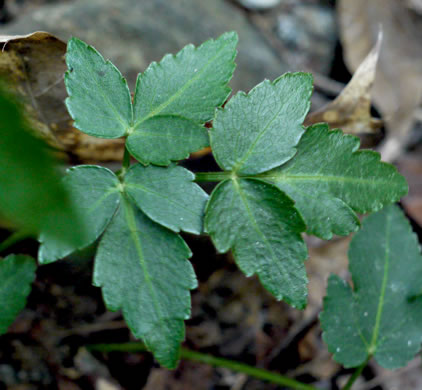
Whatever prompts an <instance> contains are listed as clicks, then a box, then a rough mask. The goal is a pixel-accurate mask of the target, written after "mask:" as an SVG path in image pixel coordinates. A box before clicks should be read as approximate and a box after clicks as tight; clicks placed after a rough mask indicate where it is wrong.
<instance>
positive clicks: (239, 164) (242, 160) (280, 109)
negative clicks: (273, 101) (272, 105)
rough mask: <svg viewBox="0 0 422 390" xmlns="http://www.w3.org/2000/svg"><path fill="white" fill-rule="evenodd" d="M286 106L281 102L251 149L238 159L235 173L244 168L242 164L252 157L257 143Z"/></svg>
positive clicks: (234, 168) (234, 169)
mask: <svg viewBox="0 0 422 390" xmlns="http://www.w3.org/2000/svg"><path fill="white" fill-rule="evenodd" d="M283 108H284V106H283V105H281V104H280V107H279V109H278V110H277V112H276V113H275V114H274V116H273V117H272V118H271V119H270V120H269V121H268V123H267V124H266V125H265V127H264V128H263V129H262V130H261V131H260V132H259V133H258V135H257V136H256V138H255V140H254V141H253V143H252V145H251V146H250V147H249V149H248V150H247V151H246V153H245V154H244V155H243V157H242V159H241V160H240V161H238V162H237V163H236V164H235V165H234V167H233V169H232V171H233V172H234V173H236V172H238V171H239V169H241V168H242V165H243V164H244V163H245V161H246V160H247V159H248V158H249V157H250V155H251V154H252V152H253V150H254V149H255V146H256V144H257V143H258V142H259V140H260V139H261V138H262V137H263V136H264V134H265V133H266V132H267V130H268V128H269V127H270V126H271V124H272V123H273V122H274V121H275V119H276V118H277V117H278V115H279V114H280V112H281V111H282V110H283Z"/></svg>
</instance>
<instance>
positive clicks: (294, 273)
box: [205, 179, 307, 308]
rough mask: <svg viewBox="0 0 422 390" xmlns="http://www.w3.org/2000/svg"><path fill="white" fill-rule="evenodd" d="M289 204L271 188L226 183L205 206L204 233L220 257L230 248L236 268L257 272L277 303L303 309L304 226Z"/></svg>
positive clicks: (256, 182) (249, 181) (250, 181)
mask: <svg viewBox="0 0 422 390" xmlns="http://www.w3.org/2000/svg"><path fill="white" fill-rule="evenodd" d="M293 206H294V204H293V201H292V200H291V199H290V198H288V197H287V196H286V195H284V194H283V193H282V192H281V191H279V190H278V189H277V188H276V187H274V186H272V185H270V184H267V183H264V182H261V181H259V180H253V179H240V180H226V181H223V182H222V183H220V184H219V185H218V186H217V188H216V189H215V190H214V191H213V193H212V195H211V198H210V200H209V203H208V205H207V210H206V216H205V230H206V231H207V232H208V233H209V234H210V235H211V238H212V240H213V242H214V245H215V247H216V248H217V250H218V251H219V252H220V253H224V252H227V251H228V250H229V249H230V248H231V249H232V250H233V254H234V258H235V260H236V263H237V264H238V265H239V267H240V269H241V270H242V271H243V272H244V273H245V274H246V275H247V276H251V275H253V274H257V275H258V276H259V278H260V280H261V282H262V284H263V285H264V287H265V288H266V289H267V290H268V291H270V292H271V293H272V294H273V295H274V296H275V297H276V298H277V299H284V300H285V301H286V302H288V303H290V304H291V305H292V306H294V307H298V308H303V307H304V306H305V305H306V297H307V277H306V271H305V265H304V263H303V262H304V260H305V259H306V257H307V250H306V245H305V243H304V242H303V239H302V237H301V232H303V231H304V230H305V228H306V227H305V225H304V223H303V221H302V218H301V217H300V215H299V213H298V212H297V211H296V209H295V208H294V207H293Z"/></svg>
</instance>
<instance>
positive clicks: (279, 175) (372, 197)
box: [260, 124, 408, 239]
mask: <svg viewBox="0 0 422 390" xmlns="http://www.w3.org/2000/svg"><path fill="white" fill-rule="evenodd" d="M358 148H359V138H357V137H354V136H351V135H344V134H343V133H342V132H341V131H340V130H334V131H330V130H329V128H328V126H327V125H326V124H318V125H314V126H311V127H309V128H308V129H307V130H306V132H305V134H304V135H303V137H302V138H301V140H300V142H299V144H298V146H297V150H298V151H297V154H296V155H295V156H294V158H293V159H292V160H290V161H289V162H288V163H287V164H285V165H283V166H281V167H279V168H276V169H274V170H272V171H270V172H267V173H264V174H262V175H260V176H261V178H265V179H267V180H269V181H270V182H272V183H274V184H275V185H276V186H277V187H278V188H280V189H281V190H282V191H284V192H285V193H286V194H287V195H289V196H290V197H291V198H292V199H294V200H295V202H296V208H297V209H298V210H299V212H300V213H301V214H302V216H303V218H304V219H305V222H306V224H307V226H308V230H307V232H308V233H310V234H314V235H316V236H318V237H321V238H324V239H330V238H331V237H332V235H333V233H334V234H338V235H342V236H344V235H347V234H349V233H351V232H353V231H356V230H357V229H358V228H359V220H358V218H357V216H356V214H355V213H354V211H356V212H359V213H368V212H372V211H377V210H379V209H381V208H382V207H383V206H384V205H386V204H390V203H393V202H395V201H398V200H399V199H400V198H401V197H402V196H404V195H406V193H407V191H408V186H407V183H406V180H405V178H404V177H403V176H402V175H400V174H399V173H398V172H397V169H396V168H395V167H394V166H393V165H390V164H387V163H384V162H380V155H379V154H378V153H376V152H373V151H368V150H362V151H358V150H357V149H358Z"/></svg>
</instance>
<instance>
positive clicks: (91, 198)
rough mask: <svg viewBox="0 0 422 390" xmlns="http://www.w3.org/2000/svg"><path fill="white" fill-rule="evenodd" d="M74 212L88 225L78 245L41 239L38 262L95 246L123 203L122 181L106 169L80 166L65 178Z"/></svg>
mask: <svg viewBox="0 0 422 390" xmlns="http://www.w3.org/2000/svg"><path fill="white" fill-rule="evenodd" d="M63 181H64V184H65V187H66V188H67V190H68V193H69V196H70V199H71V201H72V203H73V207H74V209H75V212H77V214H78V215H79V216H80V218H81V219H82V220H83V221H84V223H85V226H89V230H88V231H87V234H86V235H85V236H84V239H83V240H82V241H81V242H80V243H79V245H78V246H75V245H72V244H69V243H62V242H58V241H57V240H54V239H53V238H52V237H47V236H46V235H44V234H41V236H40V242H41V246H40V249H39V252H38V261H39V262H40V263H41V264H48V263H51V262H53V261H56V260H59V259H62V258H63V257H66V256H68V255H69V254H71V253H72V252H74V251H76V250H78V249H83V248H85V247H87V246H88V245H90V244H92V243H93V242H94V241H95V240H96V239H97V238H98V237H99V236H100V235H101V234H102V233H103V232H104V230H105V228H106V227H107V225H108V223H109V222H110V220H111V218H112V217H113V214H114V213H115V211H116V209H117V206H118V205H119V201H120V192H119V186H120V184H119V180H118V179H117V177H116V175H115V174H114V173H113V172H112V171H110V170H109V169H107V168H103V167H99V166H95V165H80V166H78V167H74V168H70V169H69V170H68V173H67V175H66V176H65V177H64V179H63Z"/></svg>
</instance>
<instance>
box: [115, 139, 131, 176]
mask: <svg viewBox="0 0 422 390" xmlns="http://www.w3.org/2000/svg"><path fill="white" fill-rule="evenodd" d="M129 167H130V153H129V150H127V148H126V146H125V153H124V154H123V163H122V168H121V169H120V170H119V171H118V173H117V176H119V178H121V179H122V178H123V177H124V176H125V174H126V172H127V170H128V169H129Z"/></svg>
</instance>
